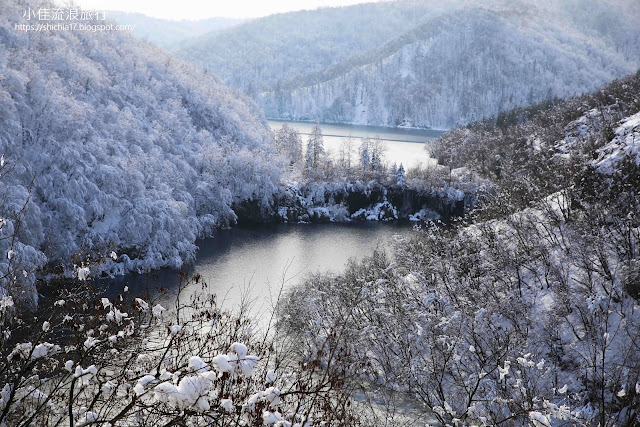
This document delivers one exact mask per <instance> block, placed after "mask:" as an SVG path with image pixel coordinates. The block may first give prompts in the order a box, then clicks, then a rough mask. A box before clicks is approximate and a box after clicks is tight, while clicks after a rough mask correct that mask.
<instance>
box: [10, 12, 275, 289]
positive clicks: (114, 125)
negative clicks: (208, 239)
mask: <svg viewBox="0 0 640 427" xmlns="http://www.w3.org/2000/svg"><path fill="white" fill-rule="evenodd" d="M42 5H44V6H42ZM46 5H47V3H38V2H33V1H31V0H27V1H22V0H20V1H18V0H16V1H10V2H9V3H5V4H4V6H3V10H2V13H1V14H0V154H2V159H1V163H2V166H1V171H2V172H1V179H0V195H1V197H2V204H1V205H0V206H1V209H2V211H1V212H0V217H1V218H3V222H2V223H1V225H2V226H1V227H0V228H1V229H2V235H1V236H2V239H0V246H1V250H0V252H1V253H3V254H5V255H6V254H7V252H8V250H9V248H13V250H11V251H10V253H9V255H7V256H5V255H3V260H2V261H0V267H2V271H3V272H7V271H13V272H17V273H18V276H19V277H18V282H20V283H22V282H24V283H22V284H23V285H27V286H28V289H29V292H28V295H29V298H31V297H32V296H33V295H34V294H33V289H34V288H33V287H32V286H33V283H34V281H35V276H34V272H35V271H36V267H39V266H43V265H45V264H46V270H45V271H47V272H56V273H61V272H64V271H66V272H67V274H70V273H71V272H72V271H73V264H76V266H77V267H80V266H82V264H83V263H84V262H87V261H89V260H91V261H92V262H94V263H95V262H97V263H101V264H102V267H101V268H102V269H103V270H105V271H107V272H123V271H126V270H146V269H148V268H159V267H163V266H171V267H179V266H180V265H181V264H182V263H183V262H184V261H187V260H190V259H193V257H194V254H195V250H196V246H195V244H194V242H195V239H196V238H197V237H199V236H205V235H207V234H208V233H209V232H210V231H211V230H212V229H213V228H214V227H217V226H220V225H225V224H230V223H233V222H234V221H235V214H234V212H233V210H232V206H233V204H234V203H237V202H239V201H241V200H245V199H253V200H255V201H256V203H257V204H258V206H262V203H267V200H268V199H269V197H270V195H271V193H272V192H273V191H274V188H275V186H277V185H278V183H279V169H278V166H277V162H274V161H272V160H271V157H272V135H271V133H270V131H269V129H268V127H267V125H266V122H265V121H264V117H263V115H262V113H261V112H260V110H259V109H258V108H257V107H256V105H255V104H254V103H253V102H252V101H251V100H250V99H249V98H248V97H246V96H244V95H242V94H240V93H237V92H235V91H232V90H229V89H228V88H226V87H225V86H223V85H222V84H221V83H220V82H219V81H218V80H217V79H216V78H215V77H213V76H212V75H211V74H206V73H204V72H202V71H198V70H197V69H196V68H194V67H193V66H192V65H188V64H186V63H184V62H181V61H179V60H176V59H173V58H170V57H168V56H167V55H165V54H164V53H163V52H162V51H160V50H158V49H156V48H152V47H150V45H148V44H146V43H141V42H139V41H137V40H136V39H134V38H133V37H131V36H130V35H128V34H126V33H123V32H108V31H98V32H90V31H87V32H84V31H33V32H23V31H18V30H16V29H15V27H14V24H22V23H25V19H24V18H23V14H24V10H25V9H27V8H28V7H31V8H35V9H37V7H40V6H42V7H45V6H46ZM94 23H100V22H94ZM27 201H29V203H27ZM112 251H114V252H115V253H114V254H113V259H111V257H109V254H110V253H111V252H112ZM23 270H24V277H23V274H22V273H21V272H22V271H23ZM94 273H97V272H94ZM4 278H5V279H6V278H7V276H6V275H5V276H4ZM3 280H4V279H3ZM18 294H19V292H18Z"/></svg>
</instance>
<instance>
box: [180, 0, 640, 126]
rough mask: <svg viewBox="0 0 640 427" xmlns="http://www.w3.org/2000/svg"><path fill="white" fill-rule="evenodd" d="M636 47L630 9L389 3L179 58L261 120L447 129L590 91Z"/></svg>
mask: <svg viewBox="0 0 640 427" xmlns="http://www.w3.org/2000/svg"><path fill="white" fill-rule="evenodd" d="M346 23H350V24H348V25H347V24H346ZM354 33H355V34H354ZM639 46H640V6H639V5H638V4H636V3H635V2H634V1H632V0H621V1H614V0H608V1H602V2H593V1H589V0H570V1H564V2H561V1H551V0H542V1H537V2H535V3H531V2H524V1H506V0H494V1H477V0H475V1H474V0H467V1H460V2H451V3H447V4H446V5H445V6H440V7H435V4H427V3H421V2H410V1H398V2H388V3H382V4H365V5H359V6H357V7H355V6H353V7H346V8H339V9H323V10H319V11H311V12H305V13H304V14H294V13H290V14H283V15H276V16H273V17H269V18H264V19H261V20H256V21H253V22H251V23H247V24H244V25H241V26H238V27H235V28H233V29H231V30H227V31H223V32H221V33H219V34H217V35H213V36H204V37H202V38H200V39H198V40H197V41H193V42H189V43H187V44H185V45H184V46H183V48H182V49H180V51H179V53H180V54H181V55H182V56H183V57H184V58H186V59H188V60H190V61H192V62H194V63H195V64H197V65H200V66H203V67H205V68H207V69H210V70H212V71H214V72H216V73H217V74H218V75H219V76H220V77H221V78H222V79H223V80H224V81H225V82H227V83H228V84H229V85H231V86H233V87H238V88H241V89H243V90H245V91H246V92H247V93H249V94H250V95H251V96H253V97H254V98H255V99H256V100H257V101H258V103H259V104H260V105H261V106H262V107H263V108H264V110H265V113H266V115H267V116H268V117H273V118H282V119H302V120H312V119H315V118H318V119H320V120H323V121H330V122H350V123H360V124H375V125H387V126H399V125H408V126H426V127H438V128H448V127H451V126H454V125H456V124H464V123H467V122H470V121H473V120H477V119H481V118H482V117H484V116H491V115H494V114H496V113H498V112H500V111H503V110H507V109H510V108H513V107H516V106H523V105H528V104H531V103H535V102H538V101H540V100H542V99H545V98H547V97H549V96H560V97H564V96H571V95H575V94H580V93H584V92H587V91H591V90H594V89H595V88H597V87H598V86H600V85H602V84H604V83H605V82H607V81H609V80H611V79H613V78H616V77H619V76H622V75H625V74H628V73H630V72H632V71H634V70H635V69H636V68H637V67H638V66H639V65H640V47H639Z"/></svg>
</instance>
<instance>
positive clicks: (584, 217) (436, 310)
mask: <svg viewBox="0 0 640 427" xmlns="http://www.w3.org/2000/svg"><path fill="white" fill-rule="evenodd" d="M569 200H570V199H569V198H568V197H566V196H565V195H557V196H554V197H552V198H549V199H547V200H546V201H544V202H541V203H539V204H538V207H537V208H536V209H529V210H527V211H524V212H521V213H518V214H514V215H512V216H510V217H509V218H507V219H505V220H494V221H489V222H486V223H481V224H477V225H474V226H471V227H461V228H457V229H452V230H446V229H441V228H430V229H425V230H422V231H421V232H419V233H417V234H415V235H414V236H413V237H409V238H407V239H406V240H403V241H400V242H399V243H398V244H397V248H396V252H395V257H394V259H395V260H396V261H395V262H391V261H390V260H389V259H387V258H386V257H385V256H384V255H383V254H380V253H377V254H375V255H374V256H373V257H372V258H369V259H366V260H365V261H363V262H361V263H356V264H352V265H351V266H349V267H348V268H347V269H346V272H345V273H344V274H342V275H338V276H325V275H319V276H317V277H315V278H313V279H312V280H310V281H308V282H307V283H306V284H305V285H304V286H301V287H298V288H294V289H292V290H291V291H290V295H289V297H288V298H287V299H286V301H287V302H286V304H285V305H284V306H283V307H282V308H281V313H282V315H281V319H280V325H281V327H283V328H284V329H285V330H286V331H288V333H290V334H291V335H292V336H294V337H296V338H298V339H299V340H301V341H302V342H305V343H308V345H313V343H314V341H315V339H316V337H324V336H326V335H327V334H328V333H329V332H328V330H327V326H329V325H333V324H335V323H345V324H346V325H347V326H346V328H345V333H344V334H343V335H342V336H340V337H336V338H335V339H336V341H338V342H339V343H340V345H343V346H344V347H345V348H346V349H348V351H346V353H347V354H349V356H350V357H352V358H353V359H352V360H353V361H354V363H355V361H357V360H361V359H366V360H367V365H366V366H365V367H364V368H363V369H362V370H360V371H359V373H360V377H359V380H360V381H361V382H362V383H364V384H369V385H374V386H375V387H376V388H378V389H379V390H381V391H384V390H387V391H389V390H391V391H396V392H400V393H402V394H406V395H408V396H411V397H412V398H413V399H414V401H415V402H416V405H417V406H418V407H421V408H423V409H424V410H425V411H427V412H429V413H430V414H432V415H433V416H434V417H436V418H437V419H438V421H439V422H440V423H442V424H449V425H522V424H523V423H526V422H528V421H530V422H533V423H534V424H535V425H537V426H547V425H561V424H562V423H570V424H572V425H595V424H598V423H599V424H600V425H601V426H612V425H630V424H633V422H634V421H633V420H634V419H636V418H637V416H638V415H639V414H638V412H637V408H638V407H640V347H638V336H640V305H639V303H638V300H636V299H634V298H632V296H630V295H629V293H628V292H627V286H628V284H629V283H631V282H633V281H634V280H637V277H638V273H637V272H638V266H637V247H638V244H640V228H638V225H637V223H634V222H633V220H632V219H623V220H620V221H616V222H615V223H614V222H609V224H608V225H604V224H605V223H603V222H602V219H603V216H602V215H601V213H598V214H593V213H592V212H581V211H571V210H570V209H569Z"/></svg>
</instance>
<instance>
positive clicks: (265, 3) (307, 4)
mask: <svg viewBox="0 0 640 427" xmlns="http://www.w3.org/2000/svg"><path fill="white" fill-rule="evenodd" d="M372 1H376V0H180V1H174V0H172V1H169V0H75V2H74V3H75V4H77V5H79V6H82V7H83V8H86V9H93V10H122V11H125V12H139V13H143V14H145V15H148V16H153V17H156V18H165V19H205V18H211V17H214V16H221V17H227V18H256V17H259V16H266V15H271V14H274V13H280V12H289V11H292V10H302V9H316V8H318V7H323V6H346V5H350V4H356V3H368V2H372ZM59 2H60V3H65V0H59Z"/></svg>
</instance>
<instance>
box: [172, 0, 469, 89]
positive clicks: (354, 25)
mask: <svg viewBox="0 0 640 427" xmlns="http://www.w3.org/2000/svg"><path fill="white" fill-rule="evenodd" d="M458 3H461V2H460V1H457V0H456V1H452V2H450V4H449V3H447V4H442V2H439V1H435V0H429V1H406V2H399V3H393V4H392V3H387V2H382V3H368V4H359V5H354V6H349V7H343V8H321V9H317V10H305V11H299V12H290V13H283V14H277V15H272V16H267V17H264V18H260V19H256V20H254V21H251V22H247V23H245V24H242V25H239V26H237V27H235V28H233V29H230V30H227V31H222V32H216V33H212V34H208V35H204V36H202V37H199V38H195V39H193V40H190V41H187V42H185V43H184V44H183V45H182V46H181V47H180V49H179V50H178V52H177V53H178V54H179V55H181V56H182V57H183V58H185V59H186V60H188V61H190V62H192V63H194V64H196V65H198V66H200V67H202V68H204V69H207V70H210V71H213V72H214V73H216V74H217V75H218V76H220V78H221V79H222V80H223V81H224V82H225V83H227V84H228V85H229V86H231V87H235V88H239V89H242V90H243V91H245V92H247V93H249V94H251V95H255V94H257V93H259V92H262V91H264V90H267V89H274V88H276V87H279V86H283V85H289V86H295V85H297V84H300V82H301V81H302V80H303V79H304V78H305V76H307V75H309V74H312V73H321V72H323V71H324V70H326V69H327V68H328V67H330V66H333V65H336V64H339V63H341V62H342V61H345V60H348V59H349V58H350V57H351V56H352V55H354V53H357V52H363V51H367V50H369V49H372V48H374V47H376V46H379V45H381V44H383V43H385V42H386V41H388V40H390V39H392V38H394V37H397V36H400V35H401V34H402V33H404V32H405V31H406V30H407V28H411V27H413V26H414V25H417V24H419V23H420V22H421V20H422V19H424V18H425V17H430V16H436V15H438V14H441V13H442V11H444V10H451V9H452V8H453V7H454V6H455V5H456V4H458Z"/></svg>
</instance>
